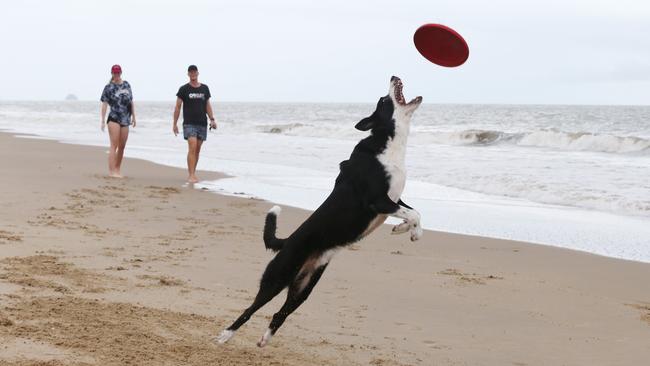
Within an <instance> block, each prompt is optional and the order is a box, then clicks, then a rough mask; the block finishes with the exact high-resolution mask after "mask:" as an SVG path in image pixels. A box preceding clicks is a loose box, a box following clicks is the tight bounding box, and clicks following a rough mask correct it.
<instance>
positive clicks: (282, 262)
mask: <svg viewBox="0 0 650 366" xmlns="http://www.w3.org/2000/svg"><path fill="white" fill-rule="evenodd" d="M286 256H287V254H285V255H283V252H280V253H278V255H276V256H275V258H273V259H272V260H271V261H270V262H269V264H268V265H267V266H266V269H265V270H264V274H263V275H262V280H261V281H260V289H259V291H258V292H257V295H256V296H255V300H254V301H253V304H252V305H251V306H250V307H249V308H248V309H246V310H244V312H243V313H242V315H241V316H240V317H239V318H237V320H235V322H234V323H232V325H231V326H229V327H228V328H226V329H225V330H224V331H222V332H221V334H219V336H217V337H216V338H215V340H216V341H217V342H219V343H226V342H228V340H229V339H230V338H232V336H233V335H235V331H237V329H239V327H241V326H242V325H244V323H246V322H247V321H248V319H250V317H251V316H252V315H253V314H254V313H255V312H256V311H257V310H259V309H260V308H261V307H262V306H264V305H266V303H268V302H269V301H271V300H272V299H273V298H274V297H275V296H276V295H277V294H279V293H280V292H281V291H282V290H283V289H284V288H285V287H287V285H288V284H289V282H290V281H291V279H290V276H289V278H287V277H285V276H283V270H284V267H285V266H286V259H287V257H286Z"/></svg>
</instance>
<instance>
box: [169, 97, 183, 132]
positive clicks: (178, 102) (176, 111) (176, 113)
mask: <svg viewBox="0 0 650 366" xmlns="http://www.w3.org/2000/svg"><path fill="white" fill-rule="evenodd" d="M182 105H183V99H181V98H176V108H174V126H173V127H172V130H173V131H174V136H176V135H178V117H180V115H181V106H182Z"/></svg>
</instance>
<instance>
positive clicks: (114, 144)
mask: <svg viewBox="0 0 650 366" xmlns="http://www.w3.org/2000/svg"><path fill="white" fill-rule="evenodd" d="M107 126H108V137H109V139H110V143H111V147H110V149H109V150H108V175H109V176H111V177H118V176H119V172H118V169H117V167H116V161H117V149H118V147H119V145H120V132H121V131H120V130H121V127H120V125H119V124H118V123H114V122H109V123H108V124H107Z"/></svg>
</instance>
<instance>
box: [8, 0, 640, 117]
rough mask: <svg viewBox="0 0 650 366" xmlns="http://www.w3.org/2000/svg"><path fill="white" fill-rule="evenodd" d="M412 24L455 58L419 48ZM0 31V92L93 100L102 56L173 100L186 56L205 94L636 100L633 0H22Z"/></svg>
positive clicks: (141, 94) (105, 73) (136, 83)
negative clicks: (458, 52) (448, 40)
mask: <svg viewBox="0 0 650 366" xmlns="http://www.w3.org/2000/svg"><path fill="white" fill-rule="evenodd" d="M424 23H442V24H446V25H448V26H450V27H452V28H454V29H456V30H457V31H458V32H460V33H461V34H462V35H463V36H464V37H465V39H466V40H467V42H468V44H469V46H470V57H469V60H468V62H467V63H466V64H465V65H463V66H461V67H458V68H454V69H446V68H443V67H439V66H436V65H433V64H431V63H429V62H428V61H426V60H425V59H424V58H423V57H421V56H420V54H419V53H418V52H417V50H416V49H415V47H414V46H413V41H412V38H413V32H414V31H415V30H416V29H417V28H418V27H419V26H420V25H422V24H424ZM0 37H2V49H3V52H2V57H0V67H1V68H2V79H1V81H2V82H1V83H0V99H1V100H61V99H63V98H64V97H65V95H66V94H68V93H74V94H76V95H77V96H78V97H79V98H80V99H85V100H98V99H99V95H100V93H101V90H102V88H103V86H104V85H105V84H106V82H107V80H108V78H109V77H110V66H111V65H112V64H114V63H119V64H121V65H122V67H123V69H124V75H123V76H124V78H125V79H126V80H128V81H129V82H130V83H131V85H132V86H133V89H134V94H135V97H136V100H173V99H174V98H175V97H174V95H175V93H176V90H177V89H178V87H179V86H180V85H181V84H183V83H185V82H186V75H185V74H186V69H187V65H189V64H190V63H195V64H197V65H198V66H199V70H200V72H201V76H200V79H201V80H202V81H203V82H205V83H206V84H208V85H209V86H210V88H211V91H212V94H213V98H214V100H215V101H219V100H222V101H272V102H286V101H306V102H309V101H313V102H374V101H375V100H376V98H377V97H379V96H380V95H381V94H382V93H385V91H386V89H387V85H388V79H389V77H390V75H398V76H400V77H401V78H402V79H403V80H404V82H405V85H406V89H405V93H406V96H407V98H410V97H413V96H415V95H422V96H423V97H424V99H425V102H430V103H553V104H645V105H648V104H650V92H649V91H650V3H648V2H647V1H642V0H635V1H632V0H616V1H598V0H591V1H582V0H580V1H567V0H565V1H560V0H543V1H521V0H520V1H510V0H492V1H460V0H457V1H432V0H423V1H385V0H375V1H353V0H346V1H340V0H329V1H322V2H317V3H310V2H307V1H297V0H296V1H294V0H275V1H237V2H235V1H207V0H206V1H199V0H193V1H165V0H158V1H145V0H141V1H134V0H131V1H122V0H112V1H90V0H67V1H53V0H50V1H48V0H40V1H35V0H22V1H12V2H7V3H3V9H2V13H1V14H0Z"/></svg>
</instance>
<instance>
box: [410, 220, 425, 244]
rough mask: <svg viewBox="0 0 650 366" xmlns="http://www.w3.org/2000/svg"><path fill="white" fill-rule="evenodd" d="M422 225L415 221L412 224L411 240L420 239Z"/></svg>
mask: <svg viewBox="0 0 650 366" xmlns="http://www.w3.org/2000/svg"><path fill="white" fill-rule="evenodd" d="M422 234H423V231H422V226H421V225H420V223H419V222H416V223H414V224H413V228H412V229H411V241H416V240H420V238H422Z"/></svg>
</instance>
